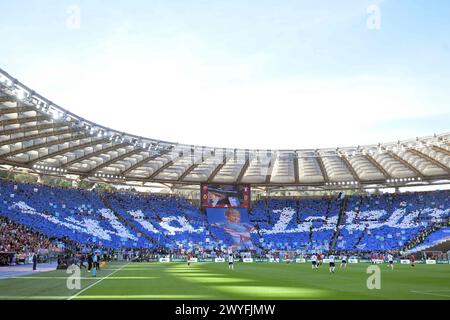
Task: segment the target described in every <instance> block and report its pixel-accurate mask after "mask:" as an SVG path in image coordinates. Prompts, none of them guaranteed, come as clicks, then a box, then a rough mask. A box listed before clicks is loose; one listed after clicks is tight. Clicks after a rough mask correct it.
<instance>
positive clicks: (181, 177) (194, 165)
mask: <svg viewBox="0 0 450 320" xmlns="http://www.w3.org/2000/svg"><path fill="white" fill-rule="evenodd" d="M199 165H200V163H194V164H192V165H191V166H190V167H189V168H187V170H186V171H185V172H184V173H183V174H182V175H181V176H180V178H179V179H178V181H183V180H184V179H185V178H186V177H187V176H188V175H189V174H190V173H191V172H192V171H194V170H195V169H196V168H197V167H198V166H199Z"/></svg>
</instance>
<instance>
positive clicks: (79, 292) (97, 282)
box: [67, 263, 129, 300]
mask: <svg viewBox="0 0 450 320" xmlns="http://www.w3.org/2000/svg"><path fill="white" fill-rule="evenodd" d="M127 265H129V263H127V264H126V265H124V266H122V267H120V268H119V269H117V270H116V271H114V272H111V273H110V274H108V275H107V276H106V277H103V278H101V279H100V280H98V281H96V282H94V283H93V284H91V285H90V286H87V287H86V288H84V289H83V290H80V291H78V292H77V293H76V294H74V295H73V296H70V297H69V298H67V300H72V299H74V298H76V297H78V296H79V295H80V294H82V293H83V292H85V291H87V290H89V289H90V288H92V287H93V286H95V285H97V284H99V283H100V282H102V281H103V280H105V279H107V278H109V277H111V276H112V275H113V274H115V273H117V272H119V271H120V270H122V269H123V268H125V267H126V266H127Z"/></svg>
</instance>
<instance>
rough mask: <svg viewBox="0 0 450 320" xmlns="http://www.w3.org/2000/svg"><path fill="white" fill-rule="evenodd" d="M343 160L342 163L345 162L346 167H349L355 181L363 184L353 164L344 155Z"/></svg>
mask: <svg viewBox="0 0 450 320" xmlns="http://www.w3.org/2000/svg"><path fill="white" fill-rule="evenodd" d="M341 159H342V162H344V164H345V166H346V167H347V169H348V171H350V173H351V174H352V176H353V180H354V181H358V183H361V179H360V178H359V176H358V174H357V173H356V171H355V169H354V168H353V166H352V164H351V163H350V161H349V160H348V158H347V156H346V155H342V157H341Z"/></svg>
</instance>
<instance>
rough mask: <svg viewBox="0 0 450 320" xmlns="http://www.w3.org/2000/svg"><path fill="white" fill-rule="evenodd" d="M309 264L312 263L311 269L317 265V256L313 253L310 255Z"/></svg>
mask: <svg viewBox="0 0 450 320" xmlns="http://www.w3.org/2000/svg"><path fill="white" fill-rule="evenodd" d="M311 264H312V268H313V269H317V268H318V265H317V256H316V255H315V254H313V255H312V256H311Z"/></svg>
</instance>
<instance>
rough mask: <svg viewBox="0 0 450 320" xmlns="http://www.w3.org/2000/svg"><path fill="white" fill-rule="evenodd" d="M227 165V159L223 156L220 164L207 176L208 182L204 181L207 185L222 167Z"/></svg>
mask: <svg viewBox="0 0 450 320" xmlns="http://www.w3.org/2000/svg"><path fill="white" fill-rule="evenodd" d="M226 163H227V157H226V156H225V155H224V156H223V160H222V163H219V165H218V166H217V167H216V168H215V169H214V171H213V172H212V173H211V174H210V175H209V177H208V180H206V182H207V183H211V182H212V181H213V180H214V178H215V177H216V176H217V175H218V174H219V172H220V170H222V168H223V166H224V165H225V164H226Z"/></svg>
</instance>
